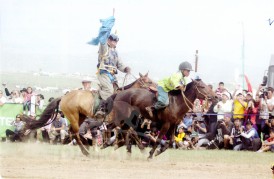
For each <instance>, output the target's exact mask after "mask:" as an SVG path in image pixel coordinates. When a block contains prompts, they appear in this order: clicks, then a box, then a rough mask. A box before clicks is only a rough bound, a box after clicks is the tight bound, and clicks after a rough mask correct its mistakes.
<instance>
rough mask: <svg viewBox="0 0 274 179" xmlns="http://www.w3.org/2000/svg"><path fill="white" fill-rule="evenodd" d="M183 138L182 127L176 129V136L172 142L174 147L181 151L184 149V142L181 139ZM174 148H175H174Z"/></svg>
mask: <svg viewBox="0 0 274 179" xmlns="http://www.w3.org/2000/svg"><path fill="white" fill-rule="evenodd" d="M184 137H185V133H184V131H183V126H182V127H180V128H179V129H178V135H177V136H174V142H175V145H176V146H177V147H178V148H179V149H182V148H183V147H184V142H183V138H184ZM174 147H175V146H174Z"/></svg>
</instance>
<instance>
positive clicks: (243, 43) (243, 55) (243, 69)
mask: <svg viewBox="0 0 274 179" xmlns="http://www.w3.org/2000/svg"><path fill="white" fill-rule="evenodd" d="M242 38H243V42H242V72H243V89H244V84H245V31H244V23H243V22H242Z"/></svg>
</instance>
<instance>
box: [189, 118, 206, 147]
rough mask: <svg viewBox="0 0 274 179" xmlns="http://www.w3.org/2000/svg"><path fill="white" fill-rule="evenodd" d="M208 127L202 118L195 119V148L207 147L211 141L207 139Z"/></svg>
mask: <svg viewBox="0 0 274 179" xmlns="http://www.w3.org/2000/svg"><path fill="white" fill-rule="evenodd" d="M206 133H207V130H206V126H205V123H204V119H203V118H202V117H195V118H194V120H193V123H192V134H191V136H192V137H193V140H192V141H193V144H194V145H195V147H198V148H199V147H201V146H203V145H207V144H208V142H209V140H208V139H207V138H206Z"/></svg>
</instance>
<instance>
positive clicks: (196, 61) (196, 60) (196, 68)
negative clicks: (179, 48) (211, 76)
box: [195, 50, 198, 72]
mask: <svg viewBox="0 0 274 179" xmlns="http://www.w3.org/2000/svg"><path fill="white" fill-rule="evenodd" d="M197 71H198V50H196V54H195V72H197Z"/></svg>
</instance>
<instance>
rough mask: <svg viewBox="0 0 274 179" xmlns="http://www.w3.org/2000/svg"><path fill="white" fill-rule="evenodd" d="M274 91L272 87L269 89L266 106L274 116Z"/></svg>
mask: <svg viewBox="0 0 274 179" xmlns="http://www.w3.org/2000/svg"><path fill="white" fill-rule="evenodd" d="M273 93H274V89H273V88H272V87H268V88H267V96H265V101H266V105H267V108H268V111H269V114H270V115H272V116H274V95H273Z"/></svg>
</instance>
